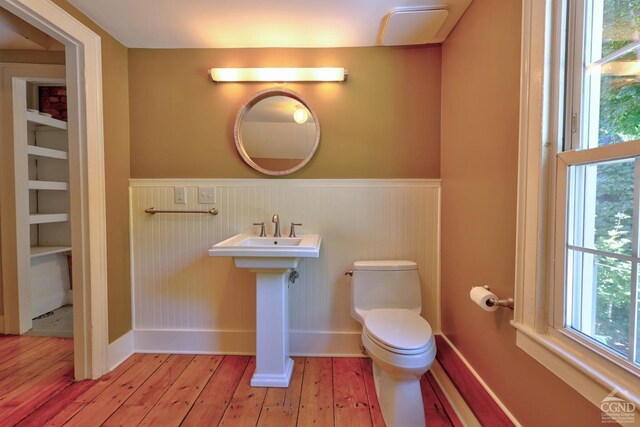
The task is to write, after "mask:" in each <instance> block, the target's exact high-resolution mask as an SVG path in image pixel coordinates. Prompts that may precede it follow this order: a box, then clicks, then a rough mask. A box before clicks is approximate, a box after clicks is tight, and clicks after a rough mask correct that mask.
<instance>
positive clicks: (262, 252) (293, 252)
mask: <svg viewBox="0 0 640 427" xmlns="http://www.w3.org/2000/svg"><path fill="white" fill-rule="evenodd" d="M321 241H322V239H321V237H320V236H319V235H318V234H303V235H301V236H298V237H259V236H258V235H256V234H245V233H243V234H237V235H235V236H233V237H230V238H228V239H227V240H224V241H222V242H220V243H217V244H216V245H214V246H213V247H212V248H211V249H209V256H231V257H258V258H262V257H277V258H283V257H286V258H288V257H294V258H317V257H319V256H320V244H321Z"/></svg>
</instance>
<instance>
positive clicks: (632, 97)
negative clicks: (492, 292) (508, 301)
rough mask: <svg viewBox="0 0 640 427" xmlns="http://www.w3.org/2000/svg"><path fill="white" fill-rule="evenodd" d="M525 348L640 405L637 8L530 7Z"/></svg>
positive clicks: (592, 387)
mask: <svg viewBox="0 0 640 427" xmlns="http://www.w3.org/2000/svg"><path fill="white" fill-rule="evenodd" d="M522 23H523V45H522V46H523V47H522V56H523V57H522V67H521V73H522V89H521V96H520V99H521V103H520V109H521V116H520V119H521V120H520V159H519V184H518V230H517V247H516V288H515V313H514V320H513V322H512V324H513V326H514V327H515V328H516V329H517V335H516V336H517V341H516V343H517V345H518V346H519V347H520V348H522V349H523V350H524V351H526V352H527V353H528V354H529V355H531V356H532V357H534V358H535V359H537V360H538V361H539V362H540V363H542V364H543V365H544V366H546V367H547V368H548V369H550V370H551V371H552V372H554V373H556V374H557V375H558V376H559V377H560V378H562V379H563V380H564V381H565V382H567V383H568V384H570V385H571V386H573V387H574V388H575V389H576V390H577V391H579V392H580V393H581V394H582V395H583V396H585V397H586V398H587V399H589V400H590V401H591V402H593V403H594V404H596V405H598V406H600V404H601V403H602V401H603V399H604V398H605V397H607V396H608V395H610V394H612V393H615V394H617V395H618V396H619V397H622V398H624V399H627V400H628V401H630V402H633V403H635V405H636V407H640V319H639V314H640V313H639V309H640V307H639V305H640V304H639V301H638V297H639V293H638V288H639V287H640V286H639V282H640V220H639V217H640V34H639V33H640V0H523V21H522Z"/></svg>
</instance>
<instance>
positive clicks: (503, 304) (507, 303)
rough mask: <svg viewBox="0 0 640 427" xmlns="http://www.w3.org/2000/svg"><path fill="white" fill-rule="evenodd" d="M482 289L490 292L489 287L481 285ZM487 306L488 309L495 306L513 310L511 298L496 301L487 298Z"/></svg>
mask: <svg viewBox="0 0 640 427" xmlns="http://www.w3.org/2000/svg"><path fill="white" fill-rule="evenodd" d="M482 287H483V288H485V289H486V290H488V291H490V290H491V288H489V285H482ZM472 289H473V288H472ZM487 305H488V306H489V307H493V306H496V305H497V306H499V307H507V308H510V309H511V310H513V298H507V299H497V300H496V299H494V298H489V299H488V300H487Z"/></svg>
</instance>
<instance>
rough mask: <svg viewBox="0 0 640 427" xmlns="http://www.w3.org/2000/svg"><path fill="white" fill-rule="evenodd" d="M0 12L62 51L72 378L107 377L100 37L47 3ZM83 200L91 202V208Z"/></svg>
mask: <svg viewBox="0 0 640 427" xmlns="http://www.w3.org/2000/svg"><path fill="white" fill-rule="evenodd" d="M0 6H2V7H3V8H5V9H7V10H8V11H9V12H11V13H13V14H15V15H17V16H18V17H20V18H22V19H24V20H25V21H27V22H28V23H30V24H32V25H33V26H35V27H36V28H38V29H40V30H42V31H43V32H45V33H46V34H48V35H50V36H52V37H53V38H55V39H56V40H58V41H60V42H62V43H63V44H64V45H65V48H66V50H65V59H66V79H67V101H68V108H69V144H70V148H73V149H70V152H69V162H70V165H71V164H75V165H76V166H75V167H73V168H72V169H74V170H73V171H72V173H71V176H70V182H71V188H72V191H73V189H74V188H75V191H77V192H78V195H79V197H77V198H76V197H74V198H73V200H72V203H71V214H72V218H75V219H74V220H73V221H72V229H73V231H72V235H73V236H74V237H73V242H72V247H73V252H74V254H76V256H75V258H76V260H77V261H78V262H74V272H73V275H74V283H75V284H76V286H75V287H74V294H75V295H74V297H75V301H74V302H75V304H74V318H75V319H76V320H77V321H75V322H74V338H75V339H74V355H75V357H74V366H75V378H76V379H77V380H81V379H85V378H99V377H100V376H101V375H103V374H104V373H106V372H107V347H108V326H109V325H108V317H107V316H108V314H107V313H108V307H107V256H106V252H107V245H106V209H105V181H104V180H105V177H104V132H103V111H102V52H101V40H100V37H99V36H98V35H97V34H95V33H94V32H93V31H91V30H90V29H88V28H87V27H85V26H84V25H82V24H81V23H80V22H79V21H78V20H76V19H75V18H73V17H72V16H71V15H69V14H68V13H67V12H65V11H64V10H62V9H61V8H60V7H58V6H57V5H55V4H54V3H53V2H51V1H48V0H0ZM89 198H90V199H91V203H89V202H90V200H89Z"/></svg>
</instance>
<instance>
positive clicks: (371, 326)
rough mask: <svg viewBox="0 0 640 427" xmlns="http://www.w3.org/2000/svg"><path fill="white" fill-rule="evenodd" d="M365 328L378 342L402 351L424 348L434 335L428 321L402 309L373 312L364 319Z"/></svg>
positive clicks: (383, 309) (384, 309)
mask: <svg viewBox="0 0 640 427" xmlns="http://www.w3.org/2000/svg"><path fill="white" fill-rule="evenodd" d="M364 326H365V328H366V329H367V332H368V333H369V336H371V337H372V338H375V340H376V341H379V342H381V343H383V344H385V345H387V346H390V347H392V348H397V349H401V350H415V349H421V348H424V347H425V346H426V345H427V344H428V343H429V340H430V339H431V337H432V335H433V332H432V331H431V326H430V325H429V323H428V322H427V321H426V320H424V319H423V318H422V317H420V316H419V315H418V314H416V313H414V312H413V311H411V310H406V309H401V308H382V309H376V310H371V311H370V312H369V313H368V314H367V315H366V317H365V318H364Z"/></svg>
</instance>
